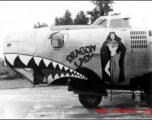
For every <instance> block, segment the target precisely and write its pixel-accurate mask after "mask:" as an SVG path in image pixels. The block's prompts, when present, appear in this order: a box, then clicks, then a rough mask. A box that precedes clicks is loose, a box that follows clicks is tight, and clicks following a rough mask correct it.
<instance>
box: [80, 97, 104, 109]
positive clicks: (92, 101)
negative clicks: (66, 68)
mask: <svg viewBox="0 0 152 120" xmlns="http://www.w3.org/2000/svg"><path fill="white" fill-rule="evenodd" d="M101 100H102V96H96V95H84V94H79V101H80V103H81V104H82V105H83V106H84V107H86V108H95V107H97V106H98V105H99V104H100V102H101Z"/></svg>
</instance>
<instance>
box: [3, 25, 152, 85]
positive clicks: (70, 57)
mask: <svg viewBox="0 0 152 120" xmlns="http://www.w3.org/2000/svg"><path fill="white" fill-rule="evenodd" d="M111 31H114V32H115V33H116V34H117V36H119V37H120V38H121V39H122V43H123V44H124V46H125V47H126V55H125V61H124V73H125V81H124V82H123V83H121V84H129V81H130V78H132V77H135V76H140V75H143V74H146V73H148V72H152V67H151V66H152V55H151V54H152V53H151V50H152V45H151V36H150V35H149V29H145V28H130V27H126V28H108V27H107V28H105V27H98V28H97V29H95V28H88V29H74V28H73V29H71V30H64V29H63V30H59V29H58V31H53V30H51V29H50V28H39V29H32V30H30V31H28V32H27V31H24V32H19V33H13V34H12V35H9V36H8V37H7V38H6V39H5V42H4V56H5V60H6V62H7V64H8V65H9V66H10V67H11V68H15V69H16V70H17V71H18V72H20V73H22V74H23V75H25V76H26V77H27V78H28V79H30V78H29V76H31V77H33V76H32V75H33V73H34V72H33V70H37V71H38V72H37V74H39V73H40V76H43V77H42V79H43V80H39V81H41V82H44V81H45V82H46V83H48V84H50V83H51V82H52V81H54V80H56V79H60V78H63V77H68V78H70V77H76V78H78V79H82V80H86V79H87V78H86V77H85V76H83V75H81V74H80V73H78V72H76V71H75V70H76V69H77V68H80V67H86V68H88V69H91V70H93V71H94V72H95V73H96V74H97V75H98V76H100V78H101V79H102V68H101V67H102V64H101V55H100V50H101V47H102V45H103V42H104V41H105V40H106V38H107V36H108V34H109V33H110V32H111ZM54 34H56V37H54V38H53V37H50V36H53V35H54ZM62 36H63V39H62ZM53 39H55V40H53ZM61 39H62V40H61ZM59 41H60V42H59ZM62 42H63V43H62ZM60 44H61V45H60ZM24 68H26V70H25V69H24ZM27 68H29V70H28V69H27ZM38 78H40V77H38ZM30 80H31V81H32V82H33V78H32V79H30Z"/></svg>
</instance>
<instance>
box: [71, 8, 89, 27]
mask: <svg viewBox="0 0 152 120" xmlns="http://www.w3.org/2000/svg"><path fill="white" fill-rule="evenodd" d="M88 22H89V18H88V17H87V16H86V15H85V14H84V12H83V11H80V12H79V13H78V14H77V15H76V18H75V19H74V24H75V25H87V24H88Z"/></svg>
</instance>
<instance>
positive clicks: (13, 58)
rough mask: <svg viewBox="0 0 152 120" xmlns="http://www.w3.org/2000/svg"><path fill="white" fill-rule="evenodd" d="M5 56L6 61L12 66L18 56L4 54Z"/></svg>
mask: <svg viewBox="0 0 152 120" xmlns="http://www.w3.org/2000/svg"><path fill="white" fill-rule="evenodd" d="M5 56H6V58H7V60H8V61H9V63H10V64H11V65H13V66H14V61H15V58H16V57H17V56H18V54H6V55H5Z"/></svg>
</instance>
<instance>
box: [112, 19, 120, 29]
mask: <svg viewBox="0 0 152 120" xmlns="http://www.w3.org/2000/svg"><path fill="white" fill-rule="evenodd" d="M110 27H111V28H119V27H123V24H122V19H113V20H111V21H110Z"/></svg>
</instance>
